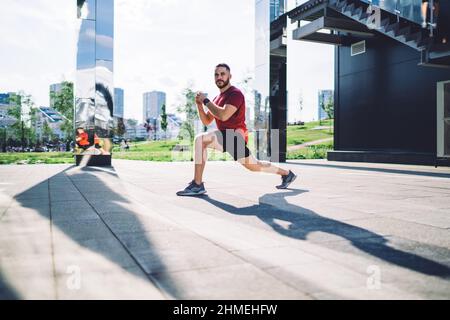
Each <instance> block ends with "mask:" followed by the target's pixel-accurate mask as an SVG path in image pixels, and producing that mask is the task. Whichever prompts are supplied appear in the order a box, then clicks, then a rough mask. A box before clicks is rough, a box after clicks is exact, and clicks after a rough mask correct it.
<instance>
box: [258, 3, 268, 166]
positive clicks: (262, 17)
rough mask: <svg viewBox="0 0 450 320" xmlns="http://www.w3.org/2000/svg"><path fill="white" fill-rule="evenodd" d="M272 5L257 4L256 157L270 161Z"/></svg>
mask: <svg viewBox="0 0 450 320" xmlns="http://www.w3.org/2000/svg"><path fill="white" fill-rule="evenodd" d="M269 9H270V3H269V0H261V1H259V2H257V3H256V8H255V15H256V19H255V21H256V24H255V64H256V65H255V82H254V87H255V110H254V116H255V118H254V121H255V123H254V127H255V135H254V137H255V148H256V157H257V158H258V159H260V160H268V159H269V157H268V132H269V130H268V129H269V110H270V109H269V72H270V60H269V57H270V43H269V40H270V21H269V19H270V12H269Z"/></svg>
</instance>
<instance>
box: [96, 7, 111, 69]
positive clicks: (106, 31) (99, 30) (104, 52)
mask: <svg viewBox="0 0 450 320" xmlns="http://www.w3.org/2000/svg"><path fill="white" fill-rule="evenodd" d="M95 31H96V51H95V53H96V59H101V60H111V61H112V60H113V39H114V1H113V0H97V19H96V30H95Z"/></svg>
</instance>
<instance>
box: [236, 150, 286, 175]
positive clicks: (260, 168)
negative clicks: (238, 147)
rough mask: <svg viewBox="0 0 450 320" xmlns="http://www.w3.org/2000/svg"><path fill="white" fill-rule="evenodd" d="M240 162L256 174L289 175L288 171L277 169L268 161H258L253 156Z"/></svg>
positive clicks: (239, 160)
mask: <svg viewBox="0 0 450 320" xmlns="http://www.w3.org/2000/svg"><path fill="white" fill-rule="evenodd" d="M238 162H239V163H240V164H242V165H243V166H244V167H245V168H247V169H248V170H250V171H254V172H265V173H273V174H278V175H280V176H286V175H288V174H289V171H288V170H284V169H282V168H280V167H277V166H275V165H273V164H272V163H270V162H268V161H261V160H257V159H256V158H255V157H254V156H253V155H249V156H248V157H246V158H242V159H238Z"/></svg>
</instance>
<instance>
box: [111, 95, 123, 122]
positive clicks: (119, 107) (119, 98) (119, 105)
mask: <svg viewBox="0 0 450 320" xmlns="http://www.w3.org/2000/svg"><path fill="white" fill-rule="evenodd" d="M113 115H114V117H118V118H123V117H124V110H123V89H122V88H114V111H113Z"/></svg>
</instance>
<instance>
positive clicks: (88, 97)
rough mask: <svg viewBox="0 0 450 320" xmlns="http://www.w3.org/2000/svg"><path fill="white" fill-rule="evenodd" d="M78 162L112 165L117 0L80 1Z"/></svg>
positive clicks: (76, 86) (76, 146)
mask: <svg viewBox="0 0 450 320" xmlns="http://www.w3.org/2000/svg"><path fill="white" fill-rule="evenodd" d="M77 18H78V22H79V36H78V43H77V64H76V65H77V74H76V81H75V112H74V117H75V119H74V124H75V140H76V144H75V148H74V153H75V156H76V164H77V165H78V164H80V163H83V164H86V165H110V164H111V151H112V142H111V141H112V136H113V133H114V123H115V121H114V118H113V110H114V86H113V71H114V68H113V44H114V0H77Z"/></svg>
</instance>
